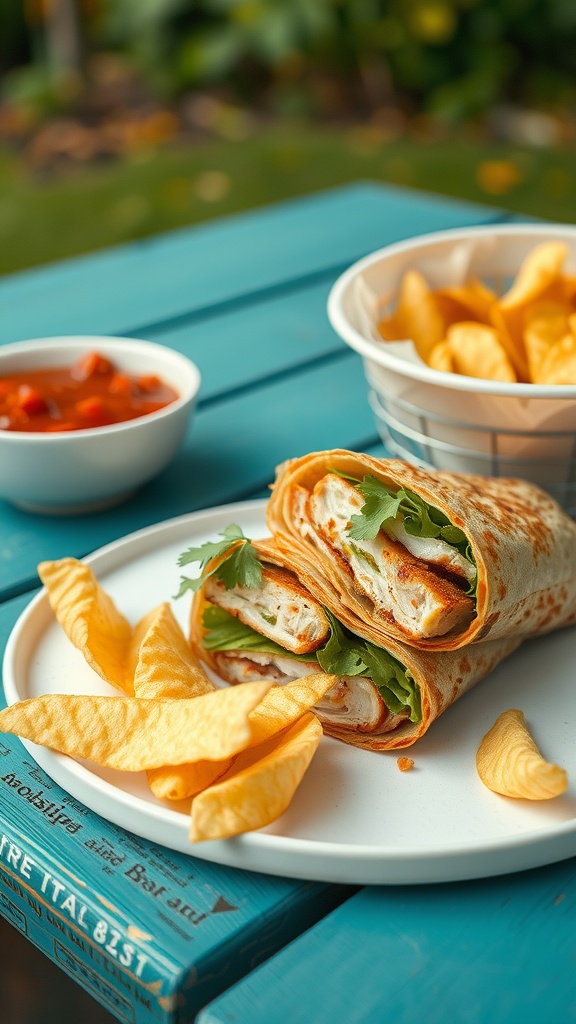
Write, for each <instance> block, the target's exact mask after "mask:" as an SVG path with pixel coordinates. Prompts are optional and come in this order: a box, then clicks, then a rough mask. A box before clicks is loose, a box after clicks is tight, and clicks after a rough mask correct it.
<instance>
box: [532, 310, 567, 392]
mask: <svg viewBox="0 0 576 1024" xmlns="http://www.w3.org/2000/svg"><path fill="white" fill-rule="evenodd" d="M569 316H570V306H567V305H565V304H564V303H559V302H551V301H542V302H537V303H534V304H533V305H532V306H530V307H528V308H527V309H526V312H525V323H526V326H525V328H524V348H525V349H526V355H527V357H528V367H529V370H530V380H531V381H533V382H534V383H536V384H538V383H541V381H540V368H541V366H542V361H543V360H544V358H545V357H546V355H547V353H548V351H549V350H550V348H551V347H552V346H553V345H554V344H555V343H556V342H558V341H561V340H562V338H564V337H565V336H566V334H568V332H569V330H570V324H569Z"/></svg>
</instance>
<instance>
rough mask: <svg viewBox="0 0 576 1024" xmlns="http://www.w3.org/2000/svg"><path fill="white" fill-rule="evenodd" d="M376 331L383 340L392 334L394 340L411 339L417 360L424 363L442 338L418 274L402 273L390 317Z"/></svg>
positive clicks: (439, 323)
mask: <svg viewBox="0 0 576 1024" xmlns="http://www.w3.org/2000/svg"><path fill="white" fill-rule="evenodd" d="M379 330H380V333H381V334H382V336H383V337H385V333H390V332H391V331H392V332H393V334H394V339H395V340H400V339H403V338H411V339H412V341H413V342H414V344H415V346H416V351H417V352H418V355H419V356H420V358H421V359H423V360H424V361H425V362H427V361H428V356H429V353H430V351H431V349H432V348H433V347H434V345H437V344H438V342H439V341H442V339H443V338H444V321H443V319H442V315H441V313H440V310H439V309H438V304H437V302H436V299H435V296H434V293H433V292H432V291H431V290H430V288H429V287H428V284H427V283H426V281H425V280H424V278H423V277H422V274H419V273H418V272H417V271H416V270H408V271H406V273H405V274H404V277H403V278H402V284H401V286H400V294H399V296H398V305H397V307H396V310H395V312H394V315H393V316H392V317H391V318H390V319H389V320H388V321H386V320H384V321H382V323H381V324H380V325H379ZM388 340H392V338H389V339H388Z"/></svg>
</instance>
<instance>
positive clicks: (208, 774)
mask: <svg viewBox="0 0 576 1024" xmlns="http://www.w3.org/2000/svg"><path fill="white" fill-rule="evenodd" d="M335 682H336V677H335V676H328V675H325V674H324V673H323V672H318V673H314V674H313V675H309V676H304V677H303V678H302V679H295V680H294V681H293V682H291V683H285V684H284V685H283V686H272V687H271V688H270V690H268V693H267V694H266V696H265V697H264V698H263V699H262V700H261V701H260V704H258V706H257V707H255V708H254V710H253V711H251V712H250V723H251V726H252V740H251V745H253V746H255V745H257V744H261V743H265V742H266V741H267V740H269V739H271V738H272V737H274V736H275V735H277V734H278V733H279V732H281V731H282V730H284V729H286V728H287V727H288V726H290V725H292V724H293V723H294V722H297V721H298V719H299V718H301V717H302V716H303V715H304V714H306V712H307V711H309V710H310V709H311V708H312V707H314V705H315V704H317V703H318V702H319V701H320V700H322V697H324V695H325V694H326V693H327V692H328V690H329V689H330V688H331V687H332V686H333V685H334V683H335ZM239 685H242V686H243V685H244V684H243V683H241V684H239ZM229 768H231V763H230V762H228V763H223V764H221V765H219V764H216V763H214V761H211V762H210V763H206V762H198V763H196V764H193V765H181V766H180V767H179V768H166V769H161V768H159V769H157V770H156V771H154V772H150V773H149V774H148V782H149V785H150V788H151V790H152V792H153V793H154V796H156V797H158V799H160V800H184V799H185V798H186V797H189V796H194V795H195V794H196V793H199V792H200V791H201V790H202V789H205V788H206V787H207V786H209V785H211V784H212V783H213V782H214V781H215V780H216V779H218V778H219V777H220V776H221V775H223V774H224V773H225V772H226V771H228V769H229Z"/></svg>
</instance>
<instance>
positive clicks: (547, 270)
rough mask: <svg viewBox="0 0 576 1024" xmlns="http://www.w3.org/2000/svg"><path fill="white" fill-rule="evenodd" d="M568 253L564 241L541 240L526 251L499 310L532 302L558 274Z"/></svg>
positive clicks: (501, 300) (500, 303) (515, 307)
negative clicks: (529, 250) (530, 249)
mask: <svg viewBox="0 0 576 1024" xmlns="http://www.w3.org/2000/svg"><path fill="white" fill-rule="evenodd" d="M567 255H568V247H567V245H565V244H564V242H543V243H542V244H541V245H537V246H536V248H535V249H532V251H531V252H530V253H528V255H527V257H526V259H525V260H524V262H523V263H522V266H521V267H520V270H519V271H518V273H517V275H516V279H515V281H514V283H513V285H512V286H511V288H510V289H509V290H508V291H507V292H506V294H505V295H503V296H502V298H501V299H500V302H499V306H500V309H501V310H511V309H517V308H518V307H519V306H524V305H526V304H527V303H528V302H534V300H535V299H537V298H538V297H539V296H540V295H542V293H543V292H544V291H545V290H546V289H547V288H548V287H549V286H550V285H551V284H552V283H553V281H554V280H555V279H557V278H558V277H559V276H560V273H561V270H562V266H563V264H564V261H565V260H566V257H567Z"/></svg>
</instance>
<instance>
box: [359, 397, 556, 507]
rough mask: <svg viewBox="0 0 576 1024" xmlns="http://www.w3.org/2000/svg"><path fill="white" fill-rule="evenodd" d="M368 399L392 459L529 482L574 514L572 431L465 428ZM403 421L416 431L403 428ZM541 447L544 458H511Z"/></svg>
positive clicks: (403, 405)
mask: <svg viewBox="0 0 576 1024" xmlns="http://www.w3.org/2000/svg"><path fill="white" fill-rule="evenodd" d="M368 400H369V402H370V405H371V407H372V410H373V412H374V415H375V417H376V424H377V427H378V432H379V434H380V437H381V438H382V440H383V442H384V444H385V445H386V448H387V450H388V451H389V452H390V454H391V455H392V456H394V457H395V458H399V459H406V460H407V461H408V462H412V463H415V464H416V465H418V466H421V467H423V468H425V469H449V470H450V471H451V472H463V473H477V474H479V475H480V476H499V477H522V478H524V479H530V480H531V481H532V482H533V483H536V484H538V485H539V486H540V487H542V488H543V489H544V490H546V491H548V493H549V494H551V495H552V497H553V498H555V499H556V501H557V502H558V503H559V504H560V505H562V507H563V508H565V509H566V511H568V512H569V513H570V514H571V515H576V435H575V434H574V432H573V431H555V430H549V431H538V432H537V433H533V432H530V431H527V430H508V431H498V430H493V429H491V428H490V427H475V426H470V424H468V423H463V422H461V421H459V420H451V419H449V418H448V417H446V416H438V415H436V414H434V413H428V412H424V411H423V410H422V409H419V408H418V407H417V406H415V405H412V404H411V403H410V402H405V401H403V400H401V399H400V400H398V399H394V398H390V397H387V396H382V395H380V396H379V395H377V394H376V392H375V391H373V390H372V389H370V391H369V392H368ZM407 417H410V418H411V419H412V421H413V423H414V424H417V425H418V426H417V427H416V426H408V424H407V422H406V419H407ZM441 429H444V430H445V431H446V432H453V433H454V434H458V436H459V437H461V438H462V439H463V440H465V441H468V445H464V444H458V445H457V444H452V443H451V442H449V441H442V440H440V439H439V437H438V433H439V432H440V430H441ZM542 442H545V443H546V444H547V445H549V448H550V454H549V455H548V456H546V457H545V458H544V457H543V458H538V459H535V458H533V457H532V456H530V455H524V456H523V455H521V454H517V453H518V452H521V451H522V450H523V449H525V450H527V451H530V450H532V449H533V447H534V446H535V445H536V444H542ZM511 452H515V453H516V454H511ZM554 452H560V453H561V454H554Z"/></svg>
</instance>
